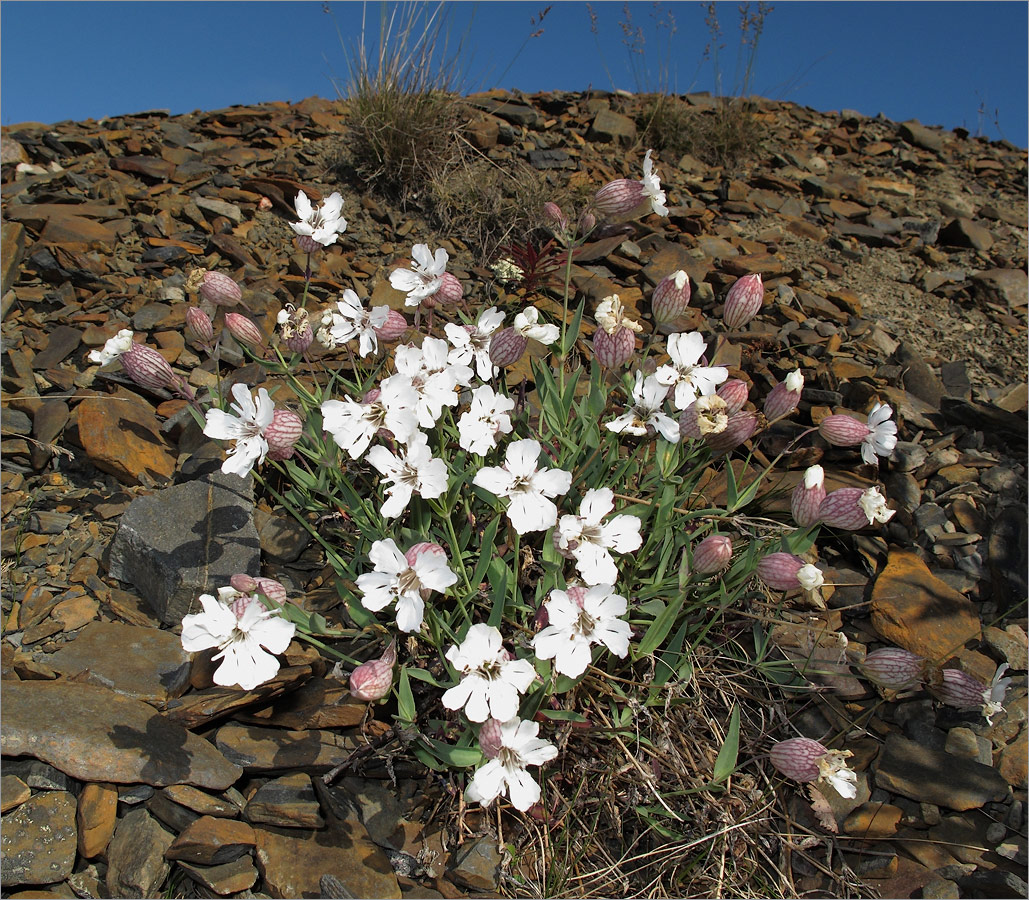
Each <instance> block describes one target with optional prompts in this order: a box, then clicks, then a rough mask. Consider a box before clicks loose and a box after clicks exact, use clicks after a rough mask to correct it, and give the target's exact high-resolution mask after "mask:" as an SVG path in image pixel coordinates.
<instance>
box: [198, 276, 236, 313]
mask: <svg viewBox="0 0 1029 900" xmlns="http://www.w3.org/2000/svg"><path fill="white" fill-rule="evenodd" d="M197 292H198V293H199V294H200V298H201V299H202V300H206V301H207V302H208V303H213V304H214V305H215V306H235V305H236V304H237V303H239V301H240V300H242V299H243V291H242V289H241V288H240V286H239V285H238V284H236V282H235V281H233V280H232V279H231V278H229V276H228V275H226V274H224V273H223V272H210V271H207V272H204V274H203V281H201V283H200V287H199V288H198V291H197Z"/></svg>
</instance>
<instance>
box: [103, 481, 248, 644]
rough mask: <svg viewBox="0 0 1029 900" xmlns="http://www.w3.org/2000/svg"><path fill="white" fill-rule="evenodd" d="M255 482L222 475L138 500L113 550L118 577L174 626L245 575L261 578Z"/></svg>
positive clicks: (114, 573) (126, 515)
mask: <svg viewBox="0 0 1029 900" xmlns="http://www.w3.org/2000/svg"><path fill="white" fill-rule="evenodd" d="M253 511H254V504H253V479H252V478H251V477H250V476H247V477H246V478H240V477H239V476H238V475H232V474H228V475H225V474H222V473H221V472H215V473H213V474H211V475H207V476H204V477H203V478H200V479H197V480H196V481H191V482H188V483H186V484H179V485H174V486H172V487H169V488H165V489H164V490H162V491H158V492H157V493H155V494H151V495H149V496H145V497H137V498H136V499H135V500H133V501H132V503H130V504H129V508H128V509H127V510H125V512H124V513H123V515H122V518H121V524H120V526H119V528H118V533H117V534H116V535H115V537H114V541H113V542H112V544H111V556H110V574H111V576H112V577H113V578H117V579H118V580H119V581H124V582H126V583H128V584H131V585H133V586H135V588H136V589H137V590H138V592H139V594H140V596H141V597H143V598H145V599H146V600H147V602H148V603H149V604H150V606H151V608H152V609H153V611H154V612H155V614H156V615H157V616H158V617H159V618H160V619H161V621H162V622H164V623H165V624H166V625H173V624H178V623H179V622H181V621H182V617H183V616H185V615H186V614H187V613H189V612H191V611H196V610H197V609H198V608H199V607H198V605H197V597H198V596H199V595H200V594H203V593H210V594H214V593H216V592H217V589H218V588H219V587H223V586H224V585H227V584H228V583H229V578H230V577H231V576H233V575H236V574H238V573H248V574H252V575H254V574H257V573H258V570H259V567H260V541H259V538H258V534H257V528H256V526H255V525H254V520H253Z"/></svg>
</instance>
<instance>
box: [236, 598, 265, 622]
mask: <svg viewBox="0 0 1029 900" xmlns="http://www.w3.org/2000/svg"><path fill="white" fill-rule="evenodd" d="M260 602H261V601H260V600H258V599H257V597H256V596H255V595H254V594H240V595H239V596H238V597H236V599H235V600H233V601H232V602H231V603H230V604H229V609H231V610H232V614H233V615H234V616H235V617H236V620H237V621H239V620H240V619H242V618H243V614H244V613H245V612H246V611H247V608H248V607H249V606H250V605H251V604H252V603H260Z"/></svg>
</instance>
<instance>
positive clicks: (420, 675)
mask: <svg viewBox="0 0 1029 900" xmlns="http://www.w3.org/2000/svg"><path fill="white" fill-rule="evenodd" d="M404 671H405V672H406V673H407V674H408V675H410V676H411V677H412V678H417V679H418V680H419V681H425V682H427V683H428V684H431V685H432V686H433V687H438V688H442V687H444V685H442V684H440V683H439V682H438V681H437V680H436V679H435V678H434V677H433V675H432V673H431V672H430V671H429V670H428V669H419V668H418V667H417V666H411V668H409V669H404Z"/></svg>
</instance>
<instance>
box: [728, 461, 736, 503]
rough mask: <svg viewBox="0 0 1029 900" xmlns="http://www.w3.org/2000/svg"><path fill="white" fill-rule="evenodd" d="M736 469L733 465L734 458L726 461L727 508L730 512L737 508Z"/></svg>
mask: <svg viewBox="0 0 1029 900" xmlns="http://www.w3.org/2000/svg"><path fill="white" fill-rule="evenodd" d="M736 499H737V498H736V471H735V470H734V469H733V467H732V460H731V459H727V460H726V461H725V508H726V510H727V511H728V512H733V511H734V510H735V509H736Z"/></svg>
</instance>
